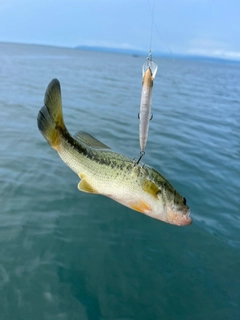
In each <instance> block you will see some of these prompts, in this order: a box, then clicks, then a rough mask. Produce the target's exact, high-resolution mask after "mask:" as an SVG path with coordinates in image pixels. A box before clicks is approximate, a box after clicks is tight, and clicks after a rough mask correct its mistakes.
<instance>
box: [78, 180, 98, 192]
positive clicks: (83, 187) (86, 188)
mask: <svg viewBox="0 0 240 320" xmlns="http://www.w3.org/2000/svg"><path fill="white" fill-rule="evenodd" d="M78 189H79V190H80V191H83V192H87V193H95V194H96V193H98V192H97V191H96V190H95V189H94V188H93V187H92V186H91V184H90V183H88V182H87V180H86V179H85V178H83V179H82V180H81V181H80V182H79V184H78Z"/></svg>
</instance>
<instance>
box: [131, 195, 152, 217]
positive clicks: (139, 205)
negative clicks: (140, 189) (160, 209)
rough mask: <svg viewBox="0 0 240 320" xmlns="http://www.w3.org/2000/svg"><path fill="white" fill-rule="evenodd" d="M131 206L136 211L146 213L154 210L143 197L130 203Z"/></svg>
mask: <svg viewBox="0 0 240 320" xmlns="http://www.w3.org/2000/svg"><path fill="white" fill-rule="evenodd" d="M129 207H130V208H131V209H133V210H135V211H138V212H141V213H145V214H146V213H149V212H151V211H152V207H151V205H150V204H148V203H147V202H145V201H143V200H141V199H139V200H138V201H135V202H132V203H130V205H129Z"/></svg>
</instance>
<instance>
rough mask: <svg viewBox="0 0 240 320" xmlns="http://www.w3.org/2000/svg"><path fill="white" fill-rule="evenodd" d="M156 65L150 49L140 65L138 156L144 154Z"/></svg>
mask: <svg viewBox="0 0 240 320" xmlns="http://www.w3.org/2000/svg"><path fill="white" fill-rule="evenodd" d="M157 69H158V65H157V64H156V63H155V62H153V61H152V53H151V50H150V52H149V55H148V57H147V61H146V62H145V63H144V64H143V66H142V93H141V101H140V112H139V114H138V117H139V143H140V158H139V160H138V162H139V161H140V160H141V158H142V155H143V154H144V150H145V147H146V144H147V139H148V129H149V120H151V117H150V113H151V106H152V88H153V80H154V78H155V76H156V73H157Z"/></svg>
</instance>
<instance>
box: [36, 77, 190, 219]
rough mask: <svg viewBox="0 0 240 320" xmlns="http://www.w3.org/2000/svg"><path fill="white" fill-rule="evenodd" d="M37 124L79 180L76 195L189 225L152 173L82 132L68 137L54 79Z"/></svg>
mask: <svg viewBox="0 0 240 320" xmlns="http://www.w3.org/2000/svg"><path fill="white" fill-rule="evenodd" d="M37 121H38V128H39V130H40V131H41V133H42V134H43V136H44V137H45V139H46V140H47V142H48V143H49V144H50V146H51V147H52V148H53V149H55V150H56V151H57V152H58V154H59V156H60V157H61V159H62V160H63V161H64V162H65V163H66V165H68V166H69V167H70V168H71V169H72V170H73V171H74V172H75V173H76V174H77V175H78V176H79V178H80V179H81V180H80V182H79V183H78V189H79V190H81V191H84V192H89V193H94V194H102V195H104V196H107V197H109V198H111V199H113V200H115V201H117V202H119V203H121V204H123V205H125V206H127V207H129V208H131V209H133V210H136V211H139V212H141V213H144V214H146V215H148V216H150V217H152V218H155V219H159V220H162V221H164V222H167V223H171V224H175V225H189V224H190V223H191V222H192V220H191V218H190V217H189V213H190V211H189V207H188V206H187V205H186V199H185V198H183V197H182V196H181V195H180V194H179V193H178V192H177V191H176V190H175V189H174V188H173V187H172V186H171V184H170V183H169V182H168V181H167V180H166V179H165V178H164V177H163V176H162V175H161V174H160V173H159V172H157V171H156V170H155V169H153V168H151V167H149V166H147V165H144V166H140V165H137V164H136V163H135V162H134V161H133V160H132V159H130V158H128V157H126V156H124V155H121V154H119V153H116V152H114V151H113V150H111V149H110V148H109V147H108V146H106V145H105V144H103V143H102V142H100V141H99V140H97V139H95V138H94V137H93V136H91V135H90V134H88V133H86V132H83V131H80V132H78V133H76V134H75V135H74V136H71V134H70V133H69V132H68V130H67V128H66V126H65V124H64V120H63V113H62V98H61V88H60V83H59V81H58V80H57V79H53V80H52V81H51V82H50V84H49V85H48V88H47V90H46V93H45V99H44V106H43V107H42V108H41V110H40V111H39V114H38V119H37Z"/></svg>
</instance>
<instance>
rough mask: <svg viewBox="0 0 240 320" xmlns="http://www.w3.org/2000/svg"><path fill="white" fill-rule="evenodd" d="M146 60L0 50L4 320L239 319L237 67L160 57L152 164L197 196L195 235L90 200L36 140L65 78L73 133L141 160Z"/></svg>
mask: <svg viewBox="0 0 240 320" xmlns="http://www.w3.org/2000/svg"><path fill="white" fill-rule="evenodd" d="M146 55H147V52H146ZM145 59H146V56H135V55H134V56H133V55H124V54H118V53H107V52H97V51H86V50H77V49H74V48H61V47H50V46H40V45H26V44H13V43H0V130H1V134H0V320H33V319H34V320H75V319H78V320H88V319H89V320H158V319H159V320H239V319H240V210H239V209H240V63H239V62H236V61H227V60H217V59H206V58H205V59H204V58H194V57H182V58H181V57H173V56H172V57H154V52H153V60H154V61H155V62H156V63H157V64H158V73H157V76H156V78H155V81H154V86H153V98H152V114H153V119H152V120H151V121H150V126H149V137H148V142H147V146H146V150H145V151H146V154H145V155H144V157H143V159H142V161H143V162H144V163H146V164H148V165H150V166H152V167H154V168H155V169H157V170H158V171H159V172H160V173H161V174H162V175H163V176H165V177H166V178H167V180H168V181H169V182H170V183H171V184H172V185H173V186H174V187H175V188H176V189H177V190H178V192H179V193H180V194H181V195H182V196H184V197H185V198H186V199H187V204H188V205H189V207H190V209H191V218H192V219H193V223H192V225H190V226H185V227H178V226H175V225H170V224H167V223H164V222H161V221H159V220H155V219H152V218H150V217H148V216H146V215H143V214H140V213H138V212H136V211H133V210H131V209H128V208H126V207H124V206H122V205H120V204H119V203H117V202H114V201H113V200H111V199H109V198H106V197H104V196H101V195H93V194H87V193H83V192H80V191H79V190H78V189H77V184H78V182H79V177H78V176H77V175H76V174H75V173H74V172H72V171H71V170H70V169H69V168H68V167H67V166H66V165H65V164H64V163H63V162H62V160H61V159H60V158H59V156H58V154H57V153H56V152H55V151H54V150H53V149H52V148H50V146H49V145H48V144H47V142H46V140H45V139H44V138H43V136H42V135H41V133H40V132H39V130H38V127H37V115H38V111H39V109H40V108H41V107H42V106H43V99H44V93H45V90H46V88H47V86H48V84H49V82H50V81H51V80H52V79H53V78H57V79H58V80H59V81H60V83H61V90H62V99H63V112H64V119H65V124H66V126H67V128H68V130H69V131H70V133H72V134H75V133H76V132H77V131H79V130H83V131H86V132H88V133H90V134H91V135H93V136H94V137H96V138H97V139H99V140H100V141H102V142H103V143H104V144H106V145H108V146H109V147H111V148H112V149H114V150H115V151H117V152H119V153H122V154H124V155H126V156H129V157H131V158H132V159H134V158H135V159H137V158H138V156H139V150H140V148H139V119H138V112H139V104H140V96H141V87H142V71H141V68H142V65H143V63H144V62H145V61H146V60H145ZM133 161H134V160H133Z"/></svg>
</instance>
